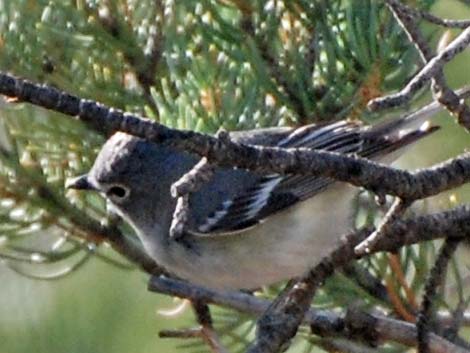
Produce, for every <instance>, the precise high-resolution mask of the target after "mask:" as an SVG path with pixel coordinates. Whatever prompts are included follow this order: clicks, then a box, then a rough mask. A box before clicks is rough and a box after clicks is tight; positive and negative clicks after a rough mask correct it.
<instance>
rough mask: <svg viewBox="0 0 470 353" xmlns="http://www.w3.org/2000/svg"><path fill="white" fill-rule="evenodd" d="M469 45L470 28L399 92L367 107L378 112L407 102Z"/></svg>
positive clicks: (371, 102) (372, 101)
mask: <svg viewBox="0 0 470 353" xmlns="http://www.w3.org/2000/svg"><path fill="white" fill-rule="evenodd" d="M469 44H470V27H469V28H467V29H465V30H464V31H463V32H462V33H461V34H460V35H459V36H458V37H457V38H455V39H454V40H453V41H452V42H451V43H450V44H449V45H448V46H447V47H446V48H445V49H444V50H442V51H441V52H440V53H439V54H437V55H436V56H435V57H434V58H432V59H431V60H429V62H428V63H427V64H426V65H425V66H424V67H423V68H422V69H421V71H420V72H419V73H418V74H417V75H415V76H414V77H413V78H412V79H411V81H410V82H408V84H407V85H406V86H405V87H404V88H403V89H402V90H401V91H400V92H398V93H395V94H391V95H389V96H385V97H380V98H376V99H373V100H371V101H370V102H369V104H368V107H369V108H370V109H371V110H379V109H385V108H391V107H396V106H399V105H403V104H405V103H407V102H409V101H410V100H411V98H413V95H414V94H415V93H416V92H417V91H418V90H419V89H420V88H422V87H423V86H424V85H425V84H426V83H427V82H429V81H430V80H431V79H432V78H433V77H435V76H436V75H437V74H438V73H439V72H440V71H441V70H442V68H443V67H444V65H445V64H446V63H448V62H449V61H450V60H452V59H453V58H454V57H455V56H456V55H457V54H459V53H461V52H462V51H463V50H464V49H466V48H467V47H468V45H469Z"/></svg>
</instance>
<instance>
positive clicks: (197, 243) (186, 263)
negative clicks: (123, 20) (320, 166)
mask: <svg viewBox="0 0 470 353" xmlns="http://www.w3.org/2000/svg"><path fill="white" fill-rule="evenodd" d="M438 110H439V107H438V105H437V103H431V104H429V105H427V106H425V107H423V108H422V109H420V110H417V111H415V112H414V113H411V114H407V115H406V114H405V115H403V116H401V117H399V118H394V119H388V120H386V121H385V122H381V123H378V124H372V125H367V124H365V123H362V122H360V121H357V120H339V121H335V122H330V123H323V124H311V125H305V126H302V127H272V128H262V129H253V130H246V131H233V132H230V133H229V137H230V139H231V141H233V142H235V143H242V144H250V145H259V146H275V147H280V148H299V147H303V148H310V149H314V150H326V151H333V152H337V153H342V154H348V155H355V156H360V157H364V158H369V159H372V160H375V161H378V162H381V163H387V164H390V163H392V162H393V161H394V160H395V159H397V158H398V157H399V156H400V155H401V154H402V153H403V152H404V150H405V149H406V148H405V147H407V146H409V145H411V144H413V143H415V142H416V141H418V140H420V139H422V138H424V137H426V136H429V135H430V134H432V133H433V132H435V131H436V130H438V129H439V126H436V125H431V124H430V123H429V121H426V119H428V118H429V117H430V116H431V115H433V114H435V113H436V112H437V111H438ZM200 158H201V157H200V156H196V155H194V154H190V153H187V152H185V151H181V150H177V149H175V148H174V147H171V146H169V145H165V144H164V143H160V144H157V143H153V142H149V141H147V140H145V139H142V138H139V137H135V136H131V135H128V134H126V133H123V132H117V133H115V134H114V135H112V136H111V137H110V138H109V139H108V140H107V141H106V142H105V143H104V145H103V147H102V148H101V150H100V152H99V153H98V155H97V158H96V160H95V161H94V164H93V166H92V167H91V169H90V170H89V172H88V173H87V174H84V175H81V176H78V177H75V178H73V179H69V180H68V181H67V183H66V187H67V188H70V189H77V190H91V191H96V192H99V193H100V194H101V195H103V197H104V198H106V200H107V201H108V203H109V204H110V205H111V206H112V208H113V209H114V212H116V213H117V214H118V215H119V216H120V217H122V218H123V219H124V220H125V221H126V222H128V223H129V224H130V225H131V226H132V228H133V229H134V230H135V231H136V233H137V235H138V237H139V239H140V240H141V242H142V244H143V247H144V249H145V251H146V252H147V253H148V254H149V255H150V256H151V257H152V258H153V259H154V260H155V261H156V262H157V263H158V264H159V265H161V266H163V267H164V268H165V269H166V270H167V271H168V272H169V273H170V274H171V275H174V276H176V277H178V278H181V279H184V280H187V281H189V282H192V283H194V284H197V285H201V286H205V287H208V288H212V289H220V290H239V289H245V290H252V289H256V288H260V287H263V286H266V285H271V284H274V283H278V282H281V281H283V280H287V279H291V278H296V277H299V276H301V275H303V274H304V273H306V271H308V270H309V269H311V268H312V267H313V266H315V265H316V264H318V263H319V262H320V260H321V259H322V258H323V257H324V256H325V255H327V254H328V252H329V251H330V250H332V249H334V247H335V245H336V244H337V243H338V239H339V238H340V236H341V235H343V234H345V233H347V232H348V231H351V230H352V216H353V212H354V207H353V206H352V203H353V199H354V197H355V195H357V192H358V188H356V187H354V186H352V185H350V184H348V183H344V182H337V181H334V180H332V179H329V178H326V177H318V176H311V175H295V174H289V175H281V174H276V173H270V174H258V173H255V172H252V171H249V170H244V169H240V168H225V167H224V168H222V167H217V166H215V169H214V174H213V176H212V177H211V179H210V180H209V181H208V182H207V183H205V184H204V185H202V186H201V187H200V188H199V190H197V191H196V192H194V193H192V194H191V195H190V196H189V203H188V205H189V206H188V207H189V208H188V210H189V216H188V220H187V223H186V224H185V231H184V234H183V235H182V236H181V237H178V238H174V237H171V236H170V226H171V223H172V219H173V213H174V210H175V205H176V199H175V198H174V197H173V196H172V195H171V192H170V189H171V186H172V184H173V183H175V182H176V181H178V180H179V179H180V178H181V177H182V176H183V175H184V174H185V173H187V172H188V171H190V170H191V169H192V168H193V167H194V165H195V164H196V163H197V162H198V161H199V160H200Z"/></svg>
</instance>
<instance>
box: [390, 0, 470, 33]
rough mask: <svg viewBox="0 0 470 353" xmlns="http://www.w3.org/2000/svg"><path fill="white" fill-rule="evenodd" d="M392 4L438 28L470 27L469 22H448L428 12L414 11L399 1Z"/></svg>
mask: <svg viewBox="0 0 470 353" xmlns="http://www.w3.org/2000/svg"><path fill="white" fill-rule="evenodd" d="M394 4H396V6H397V7H399V8H400V9H402V10H403V11H405V12H407V13H408V14H410V15H411V16H413V17H415V18H417V19H423V20H426V21H428V22H430V23H433V24H435V25H438V26H443V27H448V28H460V29H465V28H467V27H470V20H450V19H445V18H440V17H437V16H434V15H433V14H430V13H429V12H426V11H423V10H420V9H415V8H413V7H410V6H408V5H406V4H403V3H401V2H399V1H394Z"/></svg>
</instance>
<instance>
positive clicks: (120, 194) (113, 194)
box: [106, 184, 130, 201]
mask: <svg viewBox="0 0 470 353" xmlns="http://www.w3.org/2000/svg"><path fill="white" fill-rule="evenodd" d="M129 194H130V191H129V189H128V188H126V187H125V186H123V185H119V184H114V185H111V186H110V187H109V188H108V191H106V196H108V197H109V198H110V199H113V200H119V201H121V200H124V199H125V198H127V197H128V196H129Z"/></svg>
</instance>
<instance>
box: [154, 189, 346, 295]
mask: <svg viewBox="0 0 470 353" xmlns="http://www.w3.org/2000/svg"><path fill="white" fill-rule="evenodd" d="M335 189H336V192H334V193H331V192H328V191H327V192H325V193H321V194H319V195H316V196H314V197H313V198H311V199H308V200H306V201H304V202H301V203H299V204H298V205H295V206H293V207H291V208H289V209H288V210H286V211H283V212H281V213H278V214H276V215H275V216H274V217H273V218H268V219H266V220H265V221H264V222H263V223H261V224H259V225H257V226H256V227H254V228H252V229H250V230H249V231H247V232H241V233H238V234H229V235H215V236H208V237H207V238H204V237H196V238H195V246H194V250H191V249H188V248H184V247H182V246H181V245H175V246H173V247H172V250H171V251H170V254H167V255H171V256H170V258H168V259H167V260H168V261H167V262H169V263H167V264H165V263H164V264H163V265H167V266H168V269H169V270H170V271H173V272H174V273H175V274H177V275H178V276H180V277H182V278H185V279H187V280H189V281H192V282H194V283H197V284H201V285H205V286H208V287H212V288H220V289H242V288H244V289H252V288H258V287H260V286H263V285H268V284H272V283H275V282H278V281H281V280H285V279H289V278H292V277H296V276H300V275H302V274H303V273H305V272H306V271H307V270H308V269H309V268H311V267H313V266H315V265H316V264H317V263H318V262H319V261H320V260H321V258H322V257H324V256H325V255H327V254H328V251H329V250H331V249H333V248H334V246H335V245H336V244H337V242H338V239H339V237H340V236H341V235H343V234H344V233H346V232H347V231H348V229H349V228H350V225H351V207H352V206H351V201H352V198H353V197H354V194H355V191H354V188H353V187H351V186H349V185H346V184H337V185H336V186H335ZM157 261H158V260H157Z"/></svg>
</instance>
